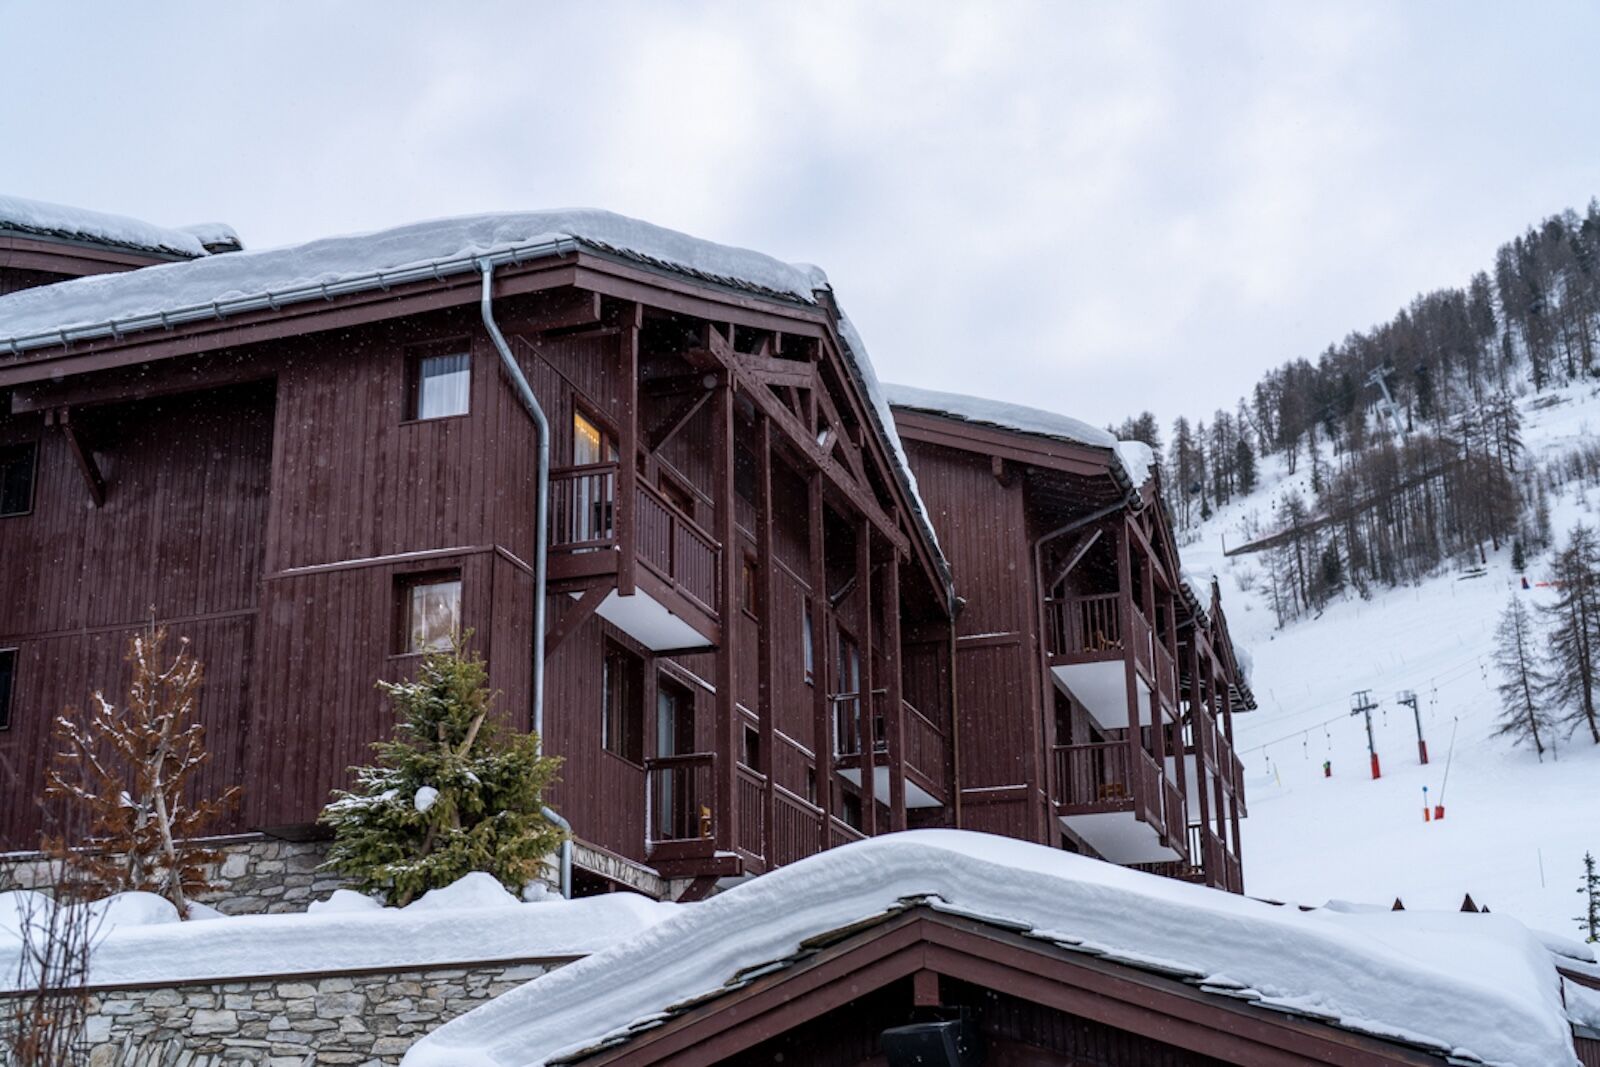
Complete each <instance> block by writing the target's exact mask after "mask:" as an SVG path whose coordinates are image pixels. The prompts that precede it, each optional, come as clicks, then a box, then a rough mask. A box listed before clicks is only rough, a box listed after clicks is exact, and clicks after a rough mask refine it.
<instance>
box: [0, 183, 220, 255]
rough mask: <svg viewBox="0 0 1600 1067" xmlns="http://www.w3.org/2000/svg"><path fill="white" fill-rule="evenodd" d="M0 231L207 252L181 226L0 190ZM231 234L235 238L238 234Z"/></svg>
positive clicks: (185, 252)
mask: <svg viewBox="0 0 1600 1067" xmlns="http://www.w3.org/2000/svg"><path fill="white" fill-rule="evenodd" d="M230 229H231V228H230ZM0 230H14V231H17V232H19V233H28V234H36V235H39V236H43V237H55V238H61V239H64V240H71V241H84V242H87V243H90V244H100V245H110V246H113V247H116V248H128V249H136V250H138V251H142V252H159V253H163V254H166V255H174V256H184V257H186V258H199V257H202V256H205V255H207V254H208V253H207V252H206V250H205V247H204V246H203V244H202V243H201V240H200V238H198V237H197V236H196V235H195V234H193V233H189V232H187V231H185V230H182V229H176V228H172V227H166V226H157V225H155V224H153V223H149V222H145V221H143V220H142V219H136V218H132V217H130V216H127V215H113V214H110V213H108V212H104V211H91V210H90V209H88V208H79V207H72V206H70V205H68V204H55V203H51V202H49V201H46V200H30V199H28V198H26V197H21V196H10V195H7V194H3V193H0ZM234 236H235V238H236V239H237V236H238V235H237V234H235V235H234Z"/></svg>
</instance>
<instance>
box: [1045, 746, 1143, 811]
mask: <svg viewBox="0 0 1600 1067" xmlns="http://www.w3.org/2000/svg"><path fill="white" fill-rule="evenodd" d="M1055 758H1056V782H1057V789H1058V793H1059V798H1058V800H1057V805H1058V808H1059V810H1060V811H1061V812H1062V814H1074V813H1076V814H1093V813H1095V812H1105V811H1132V812H1135V813H1136V814H1137V815H1138V817H1139V818H1140V819H1141V820H1143V821H1144V822H1146V823H1149V824H1150V825H1151V826H1154V827H1156V828H1157V829H1158V830H1159V829H1161V828H1162V827H1163V826H1164V825H1165V824H1164V823H1163V821H1162V803H1163V802H1162V783H1163V781H1164V779H1163V776H1162V774H1161V769H1160V768H1159V767H1158V766H1156V761H1155V759H1154V758H1152V757H1151V755H1150V753H1148V752H1146V751H1145V750H1144V749H1142V748H1138V749H1130V746H1129V744H1128V742H1127V741H1124V740H1117V741H1104V742H1098V743H1094V744H1087V745H1057V746H1056V748H1055Z"/></svg>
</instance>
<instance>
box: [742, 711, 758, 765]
mask: <svg viewBox="0 0 1600 1067" xmlns="http://www.w3.org/2000/svg"><path fill="white" fill-rule="evenodd" d="M743 756H744V758H743V759H742V760H741V761H740V762H742V763H743V764H744V765H745V766H746V767H749V768H750V769H751V770H752V771H759V770H760V769H761V731H760V730H757V729H756V728H755V727H754V726H751V725H750V724H749V723H746V724H745V727H744V752H743Z"/></svg>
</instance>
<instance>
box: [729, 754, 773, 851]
mask: <svg viewBox="0 0 1600 1067" xmlns="http://www.w3.org/2000/svg"><path fill="white" fill-rule="evenodd" d="M736 771H737V777H738V781H737V785H738V790H739V816H738V819H737V826H738V833H736V834H735V835H734V839H733V843H734V845H735V846H736V847H737V848H739V849H740V850H741V851H744V852H748V853H749V854H750V855H751V856H754V857H757V858H760V859H765V858H766V855H767V804H766V793H767V776H766V775H764V774H762V773H761V772H760V771H755V770H751V769H750V768H749V767H746V766H745V765H744V764H742V763H741V764H739V765H738V767H737V768H736Z"/></svg>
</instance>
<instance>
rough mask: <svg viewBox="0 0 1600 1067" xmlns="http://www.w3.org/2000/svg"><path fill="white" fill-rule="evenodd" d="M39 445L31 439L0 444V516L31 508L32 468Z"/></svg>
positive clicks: (18, 512) (23, 512)
mask: <svg viewBox="0 0 1600 1067" xmlns="http://www.w3.org/2000/svg"><path fill="white" fill-rule="evenodd" d="M38 456H39V446H38V445H37V444H35V443H34V442H32V441H29V442H27V443H26V444H21V445H5V446H0V516H5V515H26V514H28V512H30V511H32V510H33V469H34V464H35V462H36V461H37V459H38Z"/></svg>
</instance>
